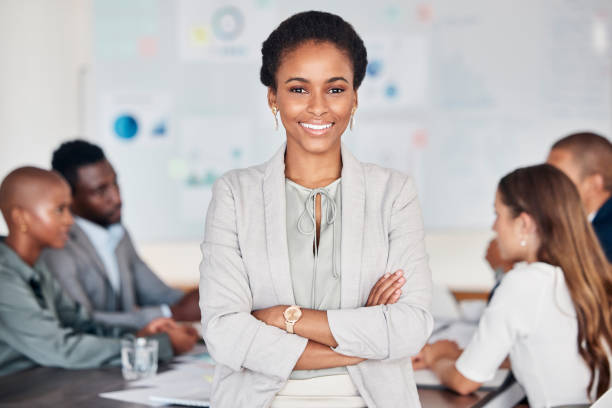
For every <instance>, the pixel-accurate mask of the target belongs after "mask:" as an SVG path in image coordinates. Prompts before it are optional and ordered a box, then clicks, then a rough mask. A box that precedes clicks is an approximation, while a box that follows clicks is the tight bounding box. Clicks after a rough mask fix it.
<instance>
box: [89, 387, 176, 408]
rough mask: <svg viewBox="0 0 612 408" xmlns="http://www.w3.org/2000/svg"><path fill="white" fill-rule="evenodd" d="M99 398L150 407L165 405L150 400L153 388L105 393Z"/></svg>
mask: <svg viewBox="0 0 612 408" xmlns="http://www.w3.org/2000/svg"><path fill="white" fill-rule="evenodd" d="M99 396H100V397H102V398H109V399H113V400H117V401H123V402H131V403H134V404H144V405H148V406H150V407H161V406H164V405H165V404H164V403H163V402H155V401H151V400H150V399H149V397H150V396H151V388H135V389H127V390H122V391H113V392H104V393H102V394H100V395H99Z"/></svg>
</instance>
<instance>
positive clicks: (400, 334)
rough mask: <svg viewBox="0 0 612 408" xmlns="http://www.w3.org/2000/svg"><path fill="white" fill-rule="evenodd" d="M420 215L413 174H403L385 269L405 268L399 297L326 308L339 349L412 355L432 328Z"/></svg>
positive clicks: (377, 355)
mask: <svg viewBox="0 0 612 408" xmlns="http://www.w3.org/2000/svg"><path fill="white" fill-rule="evenodd" d="M424 238H425V237H424V229H423V220H422V218H421V210H420V206H419V203H418V199H417V194H416V188H415V186H414V183H413V182H412V179H411V178H409V177H407V178H406V181H405V182H404V185H403V187H402V189H401V191H400V193H399V195H398V196H397V198H396V199H395V201H394V203H393V207H392V210H391V218H390V228H389V254H388V262H387V271H388V272H393V271H395V270H397V269H402V270H403V271H404V277H405V278H406V283H405V284H404V286H403V287H402V295H401V297H400V299H399V300H398V301H397V303H395V304H392V305H379V306H372V307H360V308H356V309H340V310H328V311H327V317H328V321H329V327H330V330H331V332H332V334H333V336H334V338H335V339H336V341H337V342H338V346H337V347H336V348H335V351H337V352H338V353H340V354H345V355H349V356H358V357H361V358H367V359H374V360H393V359H398V358H403V357H407V356H410V355H414V354H416V353H418V352H419V350H420V349H421V348H422V347H423V345H424V344H425V343H426V341H427V339H428V338H429V336H430V334H431V331H432V329H433V317H432V316H431V313H430V311H429V309H430V307H431V291H432V282H431V272H430V270H429V265H428V258H427V254H426V252H425V243H424Z"/></svg>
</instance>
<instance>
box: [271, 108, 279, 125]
mask: <svg viewBox="0 0 612 408" xmlns="http://www.w3.org/2000/svg"><path fill="white" fill-rule="evenodd" d="M277 114H278V108H277V107H276V106H275V107H273V108H272V115H274V130H275V131H277V130H278V117H277V116H276V115H277Z"/></svg>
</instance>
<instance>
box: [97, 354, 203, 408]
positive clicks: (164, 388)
mask: <svg viewBox="0 0 612 408" xmlns="http://www.w3.org/2000/svg"><path fill="white" fill-rule="evenodd" d="M207 355H208V354H202V355H197V354H195V355H192V356H189V357H192V359H191V361H188V362H184V363H180V364H175V365H173V368H172V370H170V371H166V372H164V373H161V374H157V375H155V376H153V377H150V378H145V379H142V380H138V381H133V382H130V383H129V388H128V389H126V390H121V391H115V392H106V393H102V394H100V397H102V398H110V399H114V400H119V401H125V402H132V403H138V404H144V405H148V406H152V407H160V406H164V405H170V404H176V405H187V406H202V407H206V406H208V405H209V401H208V399H209V398H210V387H211V383H212V376H213V370H214V365H212V364H210V362H209V359H208V358H205V356H207ZM203 356H204V357H203ZM185 357H187V356H185ZM184 360H185V359H184ZM184 360H183V361H184Z"/></svg>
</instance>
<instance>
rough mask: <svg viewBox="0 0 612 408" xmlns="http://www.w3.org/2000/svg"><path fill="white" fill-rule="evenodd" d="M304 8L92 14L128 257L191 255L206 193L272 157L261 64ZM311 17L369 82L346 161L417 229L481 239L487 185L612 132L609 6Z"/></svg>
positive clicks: (98, 82)
mask: <svg viewBox="0 0 612 408" xmlns="http://www.w3.org/2000/svg"><path fill="white" fill-rule="evenodd" d="M301 4H302V3H299V2H286V1H272V0H243V1H198V0H179V1H172V2H170V1H160V0H131V1H129V2H125V1H120V0H96V1H95V2H94V7H93V21H94V33H93V42H94V47H93V49H94V67H93V76H94V83H95V92H92V95H93V96H92V97H91V99H92V100H91V101H89V103H91V104H92V105H93V107H94V108H93V111H94V112H95V114H94V115H93V116H92V118H91V120H92V121H93V122H94V123H93V124H92V125H91V126H89V128H93V129H96V134H95V135H90V137H91V138H93V139H94V140H96V141H98V142H99V143H100V144H101V145H102V146H103V147H104V148H105V150H106V153H107V155H108V157H109V159H110V160H111V162H112V163H113V165H114V166H115V168H116V169H117V171H118V174H119V181H120V184H121V187H122V194H123V199H124V205H125V212H124V221H125V223H126V224H127V225H128V226H129V227H130V229H131V231H132V233H133V234H134V235H135V236H136V238H137V239H138V240H140V241H160V240H183V239H184V240H187V239H200V238H201V237H202V234H203V227H204V217H205V214H206V210H207V206H208V201H209V200H210V187H211V185H212V183H213V182H214V180H215V179H216V178H217V177H219V175H221V174H223V173H224V172H225V171H227V170H229V169H232V168H236V167H245V166H250V165H254V164H258V163H261V162H264V161H266V160H267V159H268V158H269V157H270V156H271V155H272V154H273V153H274V152H275V151H276V149H278V147H279V146H280V145H281V143H282V142H283V140H284V134H283V133H282V131H279V132H275V131H274V130H273V120H272V115H271V113H270V111H269V110H268V107H267V103H266V89H265V87H263V86H262V85H261V84H260V83H259V68H260V48H261V43H262V42H263V41H264V40H265V38H266V37H267V35H268V34H269V33H270V32H271V31H272V30H273V28H274V27H276V26H277V25H278V24H279V23H280V22H281V21H282V20H283V19H285V18H286V17H288V16H290V15H292V14H293V13H295V12H298V11H303V9H301V8H300V6H301ZM355 4H356V3H355V2H354V1H348V0H347V1H341V0H337V1H330V0H328V1H317V0H315V1H312V2H310V3H309V6H310V7H312V9H318V10H326V11H330V12H333V13H337V14H339V15H341V16H342V17H343V18H345V19H346V20H347V21H349V22H350V23H352V24H353V26H354V27H355V28H356V30H357V31H358V33H359V34H360V35H361V37H362V38H363V39H364V41H365V43H366V46H367V48H368V56H369V61H370V65H369V66H368V72H367V75H366V78H365V80H364V82H363V85H362V87H361V88H360V90H359V102H360V106H359V109H358V111H357V116H356V119H357V123H356V127H355V131H354V132H350V131H347V133H346V134H345V135H344V136H343V138H344V141H345V143H346V144H347V145H348V146H349V147H350V148H351V150H352V151H353V153H354V154H355V155H356V156H357V157H358V158H359V159H360V160H362V161H368V162H374V163H377V164H380V165H382V166H385V167H393V168H397V169H399V170H402V171H405V172H407V173H410V174H411V175H412V176H413V177H414V178H415V179H416V182H417V186H418V189H419V196H420V200H421V205H422V208H423V216H424V220H425V225H426V228H428V229H430V230H431V229H457V228H461V229H466V228H478V229H481V228H488V227H489V226H490V225H491V223H492V220H493V196H494V192H495V188H496V184H497V182H498V180H499V178H500V177H502V176H503V175H504V174H506V173H507V172H509V171H511V170H513V169H514V168H516V167H519V166H524V165H528V164H535V163H538V162H541V161H543V160H544V159H545V157H546V155H547V152H548V149H549V148H550V145H551V144H552V143H553V142H554V141H555V140H556V139H558V138H560V137H562V136H565V135H567V134H569V133H571V132H574V131H578V130H591V131H596V132H599V133H602V134H604V135H607V136H608V137H609V136H610V134H611V130H612V129H611V127H612V104H611V98H612V51H611V42H612V37H611V30H612V2H609V1H603V0H590V1H581V2H576V1H569V0H545V1H544V0H543V1H537V2H533V1H528V0H516V1H512V2H490V1H485V0H469V1H461V2H457V1H453V0H436V1H431V2H420V1H419V2H417V1H402V2H397V1H385V0H381V1H376V2H363V3H359V7H355Z"/></svg>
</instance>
